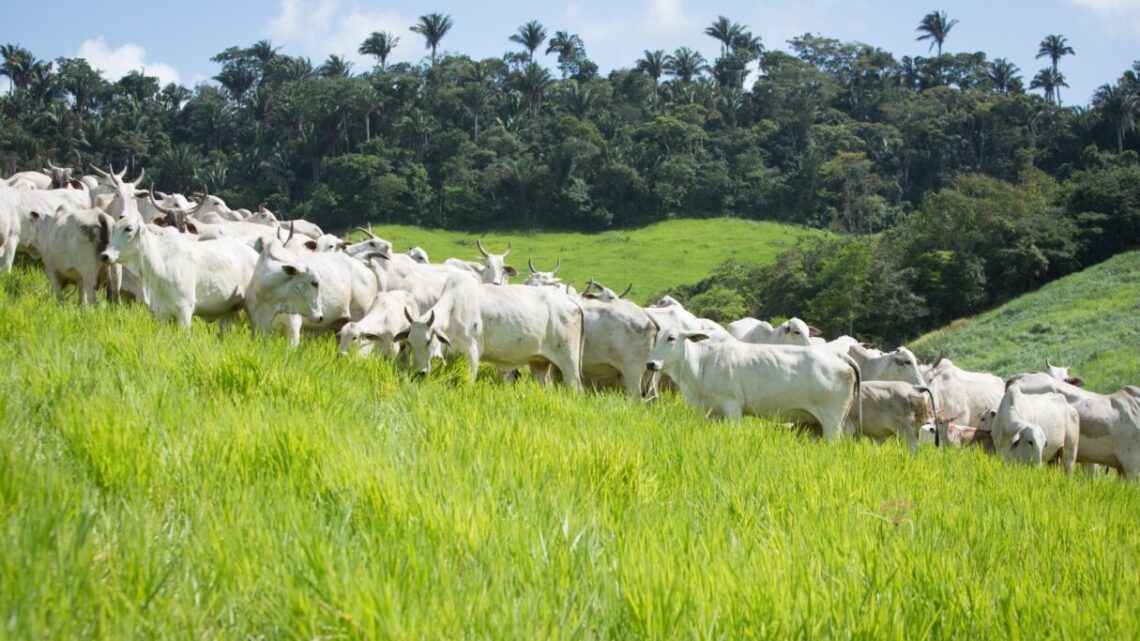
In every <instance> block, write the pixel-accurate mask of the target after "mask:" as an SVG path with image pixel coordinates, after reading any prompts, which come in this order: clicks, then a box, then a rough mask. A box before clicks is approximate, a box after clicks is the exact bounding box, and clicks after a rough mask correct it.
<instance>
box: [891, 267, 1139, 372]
mask: <svg viewBox="0 0 1140 641" xmlns="http://www.w3.org/2000/svg"><path fill="white" fill-rule="evenodd" d="M1138 301H1140V252H1129V253H1125V254H1121V255H1119V256H1116V257H1114V258H1111V259H1109V260H1107V261H1105V262H1103V263H1100V264H1098V265H1095V266H1093V267H1090V268H1088V269H1086V270H1084V271H1082V272H1078V273H1076V274H1072V275H1070V276H1066V277H1064V278H1062V279H1060V280H1057V281H1054V282H1052V283H1049V284H1048V285H1045V286H1044V287H1042V288H1041V289H1039V290H1037V291H1035V292H1032V293H1030V294H1026V295H1024V296H1021V297H1019V298H1016V299H1014V300H1012V301H1010V302H1008V303H1006V304H1005V305H1002V306H1001V307H998V308H996V309H993V310H990V311H988V312H986V313H984V314H981V315H979V316H976V317H974V318H968V319H963V320H959V321H955V322H954V323H952V324H951V325H949V326H948V327H944V328H942V329H939V330H936V331H934V332H931V333H929V334H927V335H925V336H923V337H922V338H919V339H918V340H916V341H914V343H913V344H912V345H911V347H912V348H913V349H914V350H915V351H916V353H918V354H919V355H920V356H926V357H928V358H929V357H932V356H934V355H937V354H938V352H939V351H942V350H945V352H946V354H947V356H949V357H950V358H952V359H954V361H955V362H956V363H958V364H959V365H961V366H962V367H966V368H969V369H978V370H984V371H990V372H995V373H997V374H1000V375H1002V376H1012V375H1014V374H1019V373H1021V372H1038V371H1043V370H1044V369H1045V359H1047V358H1048V359H1051V360H1052V361H1053V363H1054V364H1056V365H1072V366H1073V374H1074V375H1076V376H1080V377H1081V378H1083V379H1084V380H1085V382H1086V383H1087V385H1088V387H1089V388H1090V389H1093V390H1096V391H1100V392H1106V393H1107V392H1114V391H1116V390H1118V389H1120V388H1121V387H1122V386H1124V385H1135V384H1136V382H1137V379H1138V378H1140V352H1138V351H1137V350H1136V348H1135V347H1136V345H1137V344H1140V307H1138V305H1137V302H1138Z"/></svg>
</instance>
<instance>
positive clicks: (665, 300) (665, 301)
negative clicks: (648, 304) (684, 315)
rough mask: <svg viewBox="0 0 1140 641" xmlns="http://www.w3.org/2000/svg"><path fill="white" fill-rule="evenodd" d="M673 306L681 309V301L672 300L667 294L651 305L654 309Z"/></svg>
mask: <svg viewBox="0 0 1140 641" xmlns="http://www.w3.org/2000/svg"><path fill="white" fill-rule="evenodd" d="M674 305H676V306H677V307H681V301H679V300H677V299H676V298H673V297H672V296H669V295H668V294H666V295H665V296H662V297H661V298H659V299H657V302H656V303H653V306H654V307H672V306H674Z"/></svg>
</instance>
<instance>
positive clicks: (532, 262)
mask: <svg viewBox="0 0 1140 641" xmlns="http://www.w3.org/2000/svg"><path fill="white" fill-rule="evenodd" d="M526 266H527V267H529V268H530V273H532V274H534V273H536V272H537V271H538V270H537V269H535V268H534V261H532V260H531V259H529V258H528V259H526Z"/></svg>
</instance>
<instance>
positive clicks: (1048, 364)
mask: <svg viewBox="0 0 1140 641" xmlns="http://www.w3.org/2000/svg"><path fill="white" fill-rule="evenodd" d="M1045 367H1046V368H1049V367H1053V363H1050V362H1049V359H1048V358H1046V359H1045Z"/></svg>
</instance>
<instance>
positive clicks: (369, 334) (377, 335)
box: [360, 332, 384, 341]
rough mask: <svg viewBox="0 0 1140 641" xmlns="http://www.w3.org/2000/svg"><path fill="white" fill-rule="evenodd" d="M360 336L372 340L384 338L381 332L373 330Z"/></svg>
mask: <svg viewBox="0 0 1140 641" xmlns="http://www.w3.org/2000/svg"><path fill="white" fill-rule="evenodd" d="M360 337H361V338H367V339H368V340H370V341H378V340H381V339H383V338H384V337H383V336H381V335H379V334H375V333H372V332H365V333H363V334H361V335H360Z"/></svg>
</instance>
